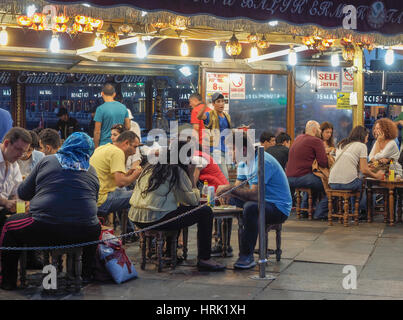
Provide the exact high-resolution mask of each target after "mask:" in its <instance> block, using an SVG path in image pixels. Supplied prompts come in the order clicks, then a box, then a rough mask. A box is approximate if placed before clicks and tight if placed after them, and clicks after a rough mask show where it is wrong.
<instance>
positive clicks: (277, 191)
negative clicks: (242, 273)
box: [217, 133, 292, 269]
mask: <svg viewBox="0 0 403 320" xmlns="http://www.w3.org/2000/svg"><path fill="white" fill-rule="evenodd" d="M248 139H249V138H248V136H247V134H246V133H244V134H243V141H242V144H238V143H235V144H234V149H235V148H242V150H239V152H242V154H243V156H244V157H248V159H251V161H249V162H248V163H246V164H245V166H244V168H245V172H244V174H245V176H246V178H247V179H249V178H251V180H250V181H249V184H250V188H237V189H235V190H233V191H232V192H231V194H230V195H226V198H228V197H230V196H233V197H236V198H239V199H240V200H243V201H245V204H244V207H243V208H244V209H243V223H244V229H243V231H242V238H241V247H240V249H239V258H238V260H237V261H236V263H235V264H234V267H235V268H238V269H249V268H252V267H254V266H255V265H256V262H255V260H254V258H253V252H254V249H255V245H256V240H257V236H258V217H259V210H258V203H257V200H258V174H257V173H258V165H257V161H258V158H257V154H256V156H255V157H254V152H255V151H254V150H253V148H252V147H249V146H253V142H252V143H248ZM234 142H235V139H234ZM234 154H235V152H234ZM264 184H265V205H266V206H265V213H266V224H279V223H283V222H284V221H286V220H287V219H288V216H289V215H290V211H291V206H292V198H291V193H290V188H289V186H288V181H287V177H286V175H285V173H284V170H283V169H282V168H281V166H280V164H279V163H278V161H276V160H275V159H274V158H273V157H272V156H271V155H270V154H268V153H267V152H265V153H264ZM231 188H233V186H221V187H219V188H218V190H217V195H221V194H223V193H225V192H227V191H228V190H230V189H231Z"/></svg>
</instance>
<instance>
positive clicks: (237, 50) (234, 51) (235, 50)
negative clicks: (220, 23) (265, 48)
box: [225, 33, 242, 57]
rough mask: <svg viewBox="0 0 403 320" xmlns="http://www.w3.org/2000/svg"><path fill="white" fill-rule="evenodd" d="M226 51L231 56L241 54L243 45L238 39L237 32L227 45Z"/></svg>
mask: <svg viewBox="0 0 403 320" xmlns="http://www.w3.org/2000/svg"><path fill="white" fill-rule="evenodd" d="M225 51H226V52H227V54H228V55H229V56H231V57H236V56H239V55H240V54H241V52H242V45H241V44H240V43H239V41H238V39H237V38H236V36H235V33H234V34H233V35H232V37H231V39H230V40H229V42H228V43H227V45H226V46H225Z"/></svg>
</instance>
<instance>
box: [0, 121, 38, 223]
mask: <svg viewBox="0 0 403 320" xmlns="http://www.w3.org/2000/svg"><path fill="white" fill-rule="evenodd" d="M31 142H32V138H31V135H30V134H29V132H28V131H27V130H25V129H23V128H19V127H14V128H12V129H11V130H10V131H8V132H7V133H6V135H5V136H4V138H3V143H2V144H1V145H0V228H3V225H4V222H5V220H6V214H11V213H15V212H16V206H17V200H16V197H17V188H18V185H19V184H20V183H21V182H22V176H21V172H20V168H19V166H18V163H17V160H18V159H20V158H21V157H22V155H23V154H24V153H25V152H26V151H27V150H28V149H29V146H30V145H31Z"/></svg>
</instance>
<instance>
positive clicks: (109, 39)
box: [102, 25, 119, 48]
mask: <svg viewBox="0 0 403 320" xmlns="http://www.w3.org/2000/svg"><path fill="white" fill-rule="evenodd" d="M102 43H103V45H104V46H106V47H108V48H114V47H116V46H117V44H118V43H119V35H118V34H117V32H115V29H113V27H112V25H110V26H109V28H108V30H107V31H106V32H105V33H104V34H103V35H102Z"/></svg>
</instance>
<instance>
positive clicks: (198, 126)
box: [189, 93, 211, 146]
mask: <svg viewBox="0 0 403 320" xmlns="http://www.w3.org/2000/svg"><path fill="white" fill-rule="evenodd" d="M189 105H190V107H191V108H192V113H191V115H190V123H191V124H192V125H193V130H194V131H193V133H194V135H195V137H196V138H197V141H199V145H200V146H201V145H202V144H203V129H204V128H205V127H204V121H203V120H199V119H198V118H197V115H198V114H199V112H200V109H202V108H204V107H206V105H205V104H204V103H203V101H202V97H201V96H200V94H198V93H193V94H191V95H190V97H189ZM209 111H211V109H210V108H209V107H206V112H209Z"/></svg>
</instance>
